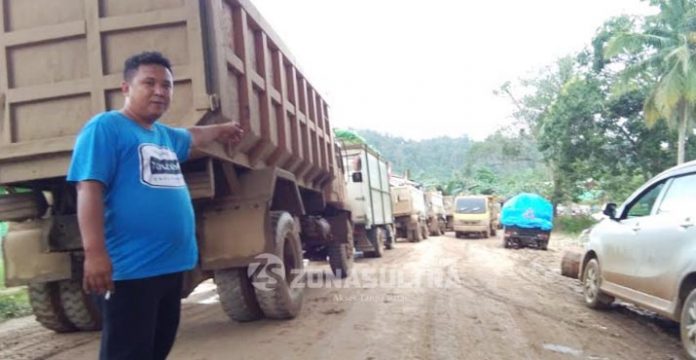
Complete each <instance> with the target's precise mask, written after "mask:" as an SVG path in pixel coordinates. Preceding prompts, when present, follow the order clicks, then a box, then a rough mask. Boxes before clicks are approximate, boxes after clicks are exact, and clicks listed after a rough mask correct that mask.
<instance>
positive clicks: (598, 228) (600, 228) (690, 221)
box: [580, 161, 696, 359]
mask: <svg viewBox="0 0 696 360" xmlns="http://www.w3.org/2000/svg"><path fill="white" fill-rule="evenodd" d="M604 214H605V215H607V216H608V218H607V219H604V220H602V221H601V222H600V223H598V224H597V225H595V226H594V227H593V228H592V230H591V231H590V234H589V242H588V243H587V245H586V251H585V253H584V255H583V257H582V259H581V262H580V266H581V267H580V274H581V275H580V280H581V281H582V283H583V290H584V296H585V303H586V304H587V305H588V306H589V307H591V308H608V306H609V305H610V304H611V302H612V301H613V300H614V298H615V297H616V298H620V299H622V300H626V301H630V302H632V303H635V304H636V305H639V306H641V307H644V308H646V309H649V310H652V311H655V312H657V313H658V314H661V315H663V316H666V317H668V318H670V319H672V320H675V321H679V322H680V324H681V325H680V328H681V338H682V343H683V345H684V349H685V350H686V352H687V354H688V355H689V357H690V358H691V359H696V227H695V226H694V221H695V220H696V161H692V162H689V163H686V164H682V165H680V166H677V167H674V168H671V169H669V170H667V171H665V172H663V173H661V174H660V175H658V176H656V177H655V178H653V179H652V180H650V181H648V182H647V183H646V184H645V185H643V186H642V187H641V188H640V189H638V190H637V191H636V192H635V193H633V195H631V196H630V197H629V198H628V200H626V202H625V203H624V204H623V205H621V206H620V207H618V208H617V206H616V204H607V205H606V206H605V208H604Z"/></svg>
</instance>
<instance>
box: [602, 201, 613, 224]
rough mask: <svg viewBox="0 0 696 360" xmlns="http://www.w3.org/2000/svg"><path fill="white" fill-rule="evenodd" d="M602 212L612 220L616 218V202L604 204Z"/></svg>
mask: <svg viewBox="0 0 696 360" xmlns="http://www.w3.org/2000/svg"><path fill="white" fill-rule="evenodd" d="M602 213H603V214H604V215H606V216H608V217H609V218H610V219H612V220H616V204H614V203H608V204H605V205H604V208H603V209H602Z"/></svg>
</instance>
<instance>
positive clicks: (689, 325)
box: [684, 301, 696, 355]
mask: <svg viewBox="0 0 696 360" xmlns="http://www.w3.org/2000/svg"><path fill="white" fill-rule="evenodd" d="M686 306H688V310H687V316H686V321H685V324H684V328H685V329H686V338H685V339H684V345H686V348H687V351H688V352H689V354H690V355H694V354H695V353H696V301H691V302H690V303H688V304H687V305H686Z"/></svg>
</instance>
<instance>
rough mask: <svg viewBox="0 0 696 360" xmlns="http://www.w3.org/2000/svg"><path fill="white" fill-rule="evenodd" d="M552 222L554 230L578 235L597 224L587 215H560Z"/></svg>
mask: <svg viewBox="0 0 696 360" xmlns="http://www.w3.org/2000/svg"><path fill="white" fill-rule="evenodd" d="M553 222H554V230H556V231H560V232H564V233H568V234H579V233H581V232H582V231H583V230H585V229H587V228H589V227H590V226H592V225H594V224H596V223H597V221H596V220H594V219H593V218H591V217H590V216H588V215H561V216H557V217H556V218H555V219H554V221H553Z"/></svg>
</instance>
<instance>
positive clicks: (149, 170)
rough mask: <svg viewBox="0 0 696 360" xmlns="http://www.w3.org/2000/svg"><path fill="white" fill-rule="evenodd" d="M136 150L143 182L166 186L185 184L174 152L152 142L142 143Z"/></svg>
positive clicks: (153, 185) (154, 185)
mask: <svg viewBox="0 0 696 360" xmlns="http://www.w3.org/2000/svg"><path fill="white" fill-rule="evenodd" d="M138 150H139V151H138V152H139V155H140V181H141V182H142V183H143V184H145V185H148V186H152V187H168V188H171V187H182V186H186V182H185V181H184V175H183V174H182V173H181V166H179V158H178V157H177V156H176V153H174V152H173V151H171V150H169V149H168V148H166V147H160V146H159V145H154V144H142V145H140V147H139V148H138Z"/></svg>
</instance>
